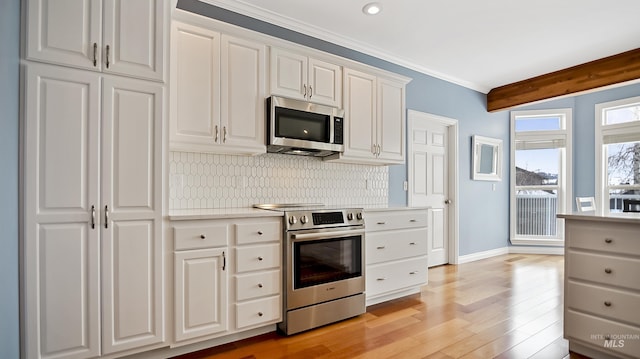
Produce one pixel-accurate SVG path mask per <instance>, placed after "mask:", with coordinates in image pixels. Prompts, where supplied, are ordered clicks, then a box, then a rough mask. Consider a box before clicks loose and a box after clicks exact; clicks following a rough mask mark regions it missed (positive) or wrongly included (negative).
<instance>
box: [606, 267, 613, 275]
mask: <svg viewBox="0 0 640 359" xmlns="http://www.w3.org/2000/svg"><path fill="white" fill-rule="evenodd" d="M604 272H605V273H607V274H611V272H613V271H612V270H611V268H605V269H604Z"/></svg>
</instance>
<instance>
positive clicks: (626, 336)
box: [558, 212, 640, 358]
mask: <svg viewBox="0 0 640 359" xmlns="http://www.w3.org/2000/svg"><path fill="white" fill-rule="evenodd" d="M558 218H562V219H564V222H565V280H564V337H565V338H566V339H567V340H569V349H570V350H571V351H573V352H576V353H580V354H583V355H587V356H589V357H593V358H638V357H640V310H639V308H640V213H612V214H606V215H602V214H598V213H594V212H581V213H575V214H559V215H558Z"/></svg>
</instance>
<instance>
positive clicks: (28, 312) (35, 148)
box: [23, 64, 100, 358]
mask: <svg viewBox="0 0 640 359" xmlns="http://www.w3.org/2000/svg"><path fill="white" fill-rule="evenodd" d="M25 79H26V89H25V91H26V97H25V101H26V103H25V108H26V113H25V125H24V126H25V127H24V130H25V145H24V156H25V161H24V165H25V183H24V261H25V262H24V270H25V272H24V283H23V284H24V289H25V294H26V295H25V308H24V313H25V322H24V325H25V331H26V335H25V340H26V348H25V350H26V355H25V356H26V357H29V358H38V357H52V356H54V355H55V356H63V355H64V356H66V357H69V358H89V357H94V356H97V355H99V354H100V307H99V305H100V300H99V295H100V288H99V283H100V273H99V263H100V262H99V228H98V227H99V224H100V223H99V218H97V216H92V213H93V211H92V209H94V210H96V211H97V210H98V208H97V207H98V205H99V204H98V183H99V181H98V165H99V157H98V134H99V128H98V125H99V118H100V113H99V103H98V102H99V77H98V76H96V75H95V74H92V73H87V72H81V71H76V70H70V69H65V68H60V67H55V66H48V65H40V64H30V65H27V66H26V67H25Z"/></svg>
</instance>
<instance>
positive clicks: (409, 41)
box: [201, 0, 640, 93]
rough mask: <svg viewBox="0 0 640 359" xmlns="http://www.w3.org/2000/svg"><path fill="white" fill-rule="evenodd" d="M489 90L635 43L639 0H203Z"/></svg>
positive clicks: (639, 39)
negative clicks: (370, 6)
mask: <svg viewBox="0 0 640 359" xmlns="http://www.w3.org/2000/svg"><path fill="white" fill-rule="evenodd" d="M201 1H204V2H207V3H210V4H213V5H216V6H219V7H222V8H225V9H228V10H232V11H235V12H238V13H241V14H244V15H248V16H251V17H254V18H257V19H260V20H265V21H268V22H271V23H274V24H276V25H279V26H282V27H285V28H288V29H291V30H295V31H298V32H301V33H304V34H307V35H310V36H313V37H317V38H320V39H322V40H326V41H329V42H332V43H335V44H338V45H342V46H346V47H349V48H351V49H354V50H357V51H360V52H364V53H366V54H369V55H373V56H376V57H379V58H382V59H384V60H388V61H391V62H394V63H397V64H399V65H403V66H405V67H408V68H411V69H414V70H417V71H420V72H423V73H426V74H429V75H432V76H435V77H438V78H441V79H444V80H447V81H450V82H453V83H456V84H459V85H462V86H465V87H468V88H471V89H474V90H477V91H480V92H483V93H487V92H488V91H489V90H491V89H492V88H495V87H498V86H502V85H507V84H510V83H513V82H516V81H520V80H525V79H528V78H531V77H534V76H538V75H543V74H546V73H549V72H553V71H556V70H561V69H564V68H567V67H571V66H575V65H579V64H582V63H585V62H589V61H593V60H596V59H600V58H603V57H607V56H611V55H615V54H618V53H621V52H625V51H628V50H632V49H636V48H639V47H640V17H639V15H638V14H640V0H610V1H605V0H536V1H527V0H371V1H377V2H378V3H380V4H381V5H382V8H383V9H382V12H381V13H380V14H378V15H375V16H371V15H365V14H364V13H363V12H362V7H363V6H364V5H365V4H367V3H369V2H371V1H369V0H321V1H310V0H201Z"/></svg>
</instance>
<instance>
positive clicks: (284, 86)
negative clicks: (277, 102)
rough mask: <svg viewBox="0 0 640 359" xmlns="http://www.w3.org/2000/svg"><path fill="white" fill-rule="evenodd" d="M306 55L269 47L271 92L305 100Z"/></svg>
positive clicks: (306, 89)
mask: <svg viewBox="0 0 640 359" xmlns="http://www.w3.org/2000/svg"><path fill="white" fill-rule="evenodd" d="M307 61H308V60H307V57H306V56H304V55H300V54H296V53H293V52H289V51H285V50H281V49H277V48H272V49H271V93H272V94H274V95H279V96H285V97H290V98H296V99H300V100H305V99H306V97H307V91H308V88H307V74H308V70H307V69H308V65H307Z"/></svg>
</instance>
